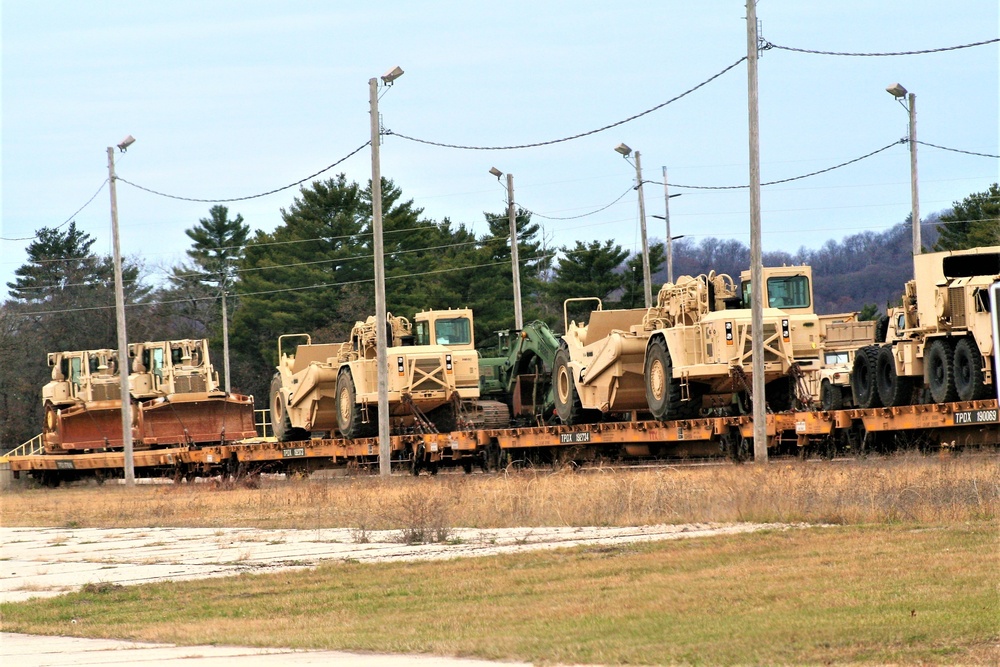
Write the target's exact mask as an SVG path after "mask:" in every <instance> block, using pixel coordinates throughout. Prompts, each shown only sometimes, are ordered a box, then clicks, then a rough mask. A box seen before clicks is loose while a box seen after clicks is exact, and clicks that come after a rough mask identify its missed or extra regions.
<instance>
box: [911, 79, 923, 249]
mask: <svg viewBox="0 0 1000 667" xmlns="http://www.w3.org/2000/svg"><path fill="white" fill-rule="evenodd" d="M909 111H910V217H911V218H912V225H913V256H914V257H916V256H917V255H919V254H920V253H921V251H922V250H923V247H922V245H921V243H920V196H919V194H918V193H917V96H916V95H914V94H913V93H910V109H909Z"/></svg>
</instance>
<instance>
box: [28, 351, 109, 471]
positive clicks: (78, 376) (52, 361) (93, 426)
mask: <svg viewBox="0 0 1000 667" xmlns="http://www.w3.org/2000/svg"><path fill="white" fill-rule="evenodd" d="M48 364H49V367H51V368H52V380H51V381H50V382H49V383H48V384H46V385H45V386H44V387H42V404H43V405H44V407H45V423H44V426H43V430H42V440H43V445H44V447H45V451H46V453H49V454H55V453H59V452H64V451H74V450H84V449H108V448H114V447H121V446H122V416H121V405H122V404H121V379H120V376H119V374H118V353H117V352H116V351H115V350H108V349H101V350H77V351H66V352H50V353H49V354H48Z"/></svg>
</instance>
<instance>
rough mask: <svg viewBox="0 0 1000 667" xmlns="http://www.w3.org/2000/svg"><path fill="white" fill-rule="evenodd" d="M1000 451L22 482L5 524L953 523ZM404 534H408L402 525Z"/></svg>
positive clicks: (988, 516) (973, 510) (996, 489)
mask: <svg viewBox="0 0 1000 667" xmlns="http://www.w3.org/2000/svg"><path fill="white" fill-rule="evenodd" d="M998 510H1000V459H998V458H997V457H996V455H995V454H994V453H992V452H990V453H967V454H963V455H951V454H947V453H946V454H943V455H941V456H932V457H925V456H919V455H915V454H910V455H901V456H896V457H892V458H872V459H866V460H859V461H843V462H842V461H838V462H828V461H790V462H780V463H772V464H770V465H764V466H754V465H728V464H724V465H716V466H704V467H694V468H692V467H684V468H680V467H678V468H664V469H658V470H642V471H637V470H626V469H605V470H602V471H591V472H585V473H582V472H577V473H572V472H555V473H554V472H551V471H522V472H518V473H513V474H500V475H490V476H487V475H472V476H458V475H442V476H439V477H437V478H429V477H420V478H416V479H414V478H410V477H403V476H397V477H393V478H391V479H389V480H384V479H380V478H378V477H372V476H351V477H340V478H332V479H318V480H317V479H312V480H310V479H292V480H280V479H265V480H263V481H262V483H261V484H260V485H259V486H258V488H244V487H241V486H220V485H218V484H214V483H211V482H209V483H200V484H179V485H152V486H138V487H135V488H133V489H126V488H124V487H120V486H103V487H99V486H95V485H78V486H70V487H65V488H60V489H55V490H50V489H42V488H31V487H28V486H21V487H15V488H14V489H12V490H11V491H10V492H9V493H6V494H5V496H4V499H3V518H2V521H3V524H4V525H8V526H14V525H18V526H66V527H144V526H202V527H222V526H226V527H239V526H247V527H260V528H334V527H350V528H354V529H355V530H356V531H358V532H359V538H361V539H363V537H364V533H365V532H366V531H369V530H376V529H400V530H404V531H406V530H411V529H412V530H418V531H424V534H423V536H419V535H418V536H414V537H413V538H412V539H414V540H426V539H444V538H445V537H446V536H447V533H448V530H449V529H450V528H452V527H460V526H461V527H481V528H500V527H512V526H545V525H557V526H627V525H644V524H656V523H688V522H733V521H753V522H758V521H759V522H771V521H777V522H793V521H805V522H822V523H839V524H864V523H897V522H902V523H909V522H915V523H954V522H960V521H966V520H987V521H995V520H996V518H997V516H998V515H1000V512H998ZM404 539H407V538H406V537H405V536H404Z"/></svg>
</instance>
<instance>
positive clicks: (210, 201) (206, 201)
mask: <svg viewBox="0 0 1000 667" xmlns="http://www.w3.org/2000/svg"><path fill="white" fill-rule="evenodd" d="M370 144H371V141H366V142H365V143H363V144H361V145H360V146H358V147H357V148H355V149H354V150H353V151H351V152H350V153H348V154H347V155H345V156H344V157H342V158H340V159H339V160H337V161H336V162H334V163H333V164H331V165H329V166H327V167H323V168H322V169H320V170H319V171H317V172H316V173H315V174H312V175H310V176H306V177H305V178H303V179H300V180H298V181H295V182H294V183H289V184H288V185H285V186H282V187H280V188H275V189H273V190H268V191H267V192H261V193H260V194H256V195H248V196H246V197H233V198H231V199H196V198H194V197H181V196H178V195H170V194H167V193H165V192H158V191H156V190H152V189H150V188H147V187H143V186H141V185H137V184H135V183H133V182H131V181H127V180H125V179H124V178H122V177H121V176H118V177H117V178H118V180H119V181H121V182H122V183H127V184H129V185H131V186H132V187H133V188H138V189H139V190H143V191H145V192H148V193H150V194H154V195H158V196H160V197H166V198H167V199H179V200H181V201H193V202H199V203H203V204H224V203H230V202H238V201H247V200H248V199H260V198H261V197H267V196H268V195H273V194H274V193H276V192H281V191H282V190H288V189H289V188H294V187H295V186H296V185H302V184H303V183H305V182H306V181H308V180H310V179H312V178H316V177H317V176H319V175H320V174H323V173H325V172H328V171H330V170H331V169H333V168H334V167H336V166H337V165H339V164H340V163H342V162H344V161H345V160H347V159H349V158H352V157H354V156H355V155H356V154H357V153H358V152H360V151H361V150H362V149H363V148H365V147H366V146H368V145H370Z"/></svg>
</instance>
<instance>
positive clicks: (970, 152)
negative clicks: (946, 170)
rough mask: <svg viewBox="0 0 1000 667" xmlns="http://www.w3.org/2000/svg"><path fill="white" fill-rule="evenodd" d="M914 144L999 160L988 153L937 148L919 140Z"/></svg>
mask: <svg viewBox="0 0 1000 667" xmlns="http://www.w3.org/2000/svg"><path fill="white" fill-rule="evenodd" d="M915 143H918V144H920V145H922V146H930V147H931V148H939V149H941V150H943V151H951V152H952V153H965V154H966V155H978V156H979V157H992V158H998V159H1000V155H992V154H990V153H976V152H973V151H963V150H961V149H958V148H948V147H947V146H938V145H937V144H930V143H927V142H926V141H919V140H917V141H916V142H915Z"/></svg>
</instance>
